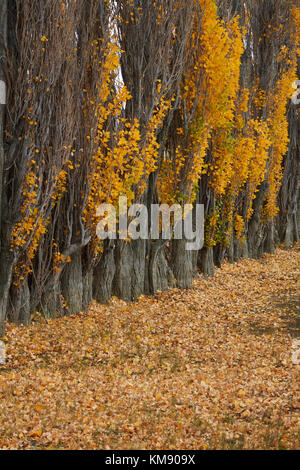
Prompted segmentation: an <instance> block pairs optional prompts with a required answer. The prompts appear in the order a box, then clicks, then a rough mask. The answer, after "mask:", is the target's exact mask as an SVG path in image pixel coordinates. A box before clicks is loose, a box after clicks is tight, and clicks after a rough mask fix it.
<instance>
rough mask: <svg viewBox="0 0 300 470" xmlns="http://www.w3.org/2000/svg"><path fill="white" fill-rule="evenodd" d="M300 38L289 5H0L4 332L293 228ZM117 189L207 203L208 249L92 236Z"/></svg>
mask: <svg viewBox="0 0 300 470" xmlns="http://www.w3.org/2000/svg"><path fill="white" fill-rule="evenodd" d="M299 39H300V8H299V4H298V2H297V1H296V0H295V1H294V0H284V1H282V0H260V1H257V0H244V1H238V0H181V1H176V0H118V1H115V0H89V1H87V0H72V1H69V0H64V1H63V0H35V1H34V2H33V1H32V0H1V4H0V80H1V81H2V82H5V84H6V104H2V105H1V107H0V108H1V109H0V198H1V201H0V209H1V213H0V224H1V227H0V230H1V232H0V233H1V236H0V241H1V246H0V250H1V251H0V329H1V331H3V328H4V321H5V319H6V318H8V319H9V320H10V321H13V322H21V323H23V324H28V323H29V322H30V317H31V315H32V313H33V312H36V311H39V312H41V313H42V314H43V315H45V316H46V317H54V316H55V315H57V314H68V313H72V314H74V313H77V312H79V311H81V310H83V309H86V308H87V307H88V305H89V303H90V302H91V300H92V299H96V300H97V301H99V302H107V301H108V300H109V299H110V298H111V296H114V295H115V296H118V297H120V298H122V299H125V300H128V301H131V300H134V299H136V298H137V297H138V296H139V295H141V294H143V293H147V294H151V293H155V292H157V291H158V290H165V289H168V288H169V287H172V286H178V287H182V288H183V287H188V286H190V285H191V283H192V279H193V277H194V276H196V275H197V272H199V270H200V271H201V272H203V273H204V274H205V275H213V273H214V266H216V265H217V266H220V265H221V264H222V262H223V260H224V259H225V258H228V259H229V260H230V261H235V260H238V259H239V258H241V257H254V258H257V257H259V256H261V255H262V254H263V253H264V252H272V251H273V250H274V246H275V244H276V243H277V242H280V243H284V244H285V246H286V247H287V248H289V247H290V246H291V245H292V244H293V243H294V242H295V241H296V240H298V239H299V231H300V220H299V216H300V205H299V172H300V157H299V141H300V139H299V132H300V126H299V106H297V105H296V104H293V101H292V100H291V97H292V94H293V93H294V92H295V90H294V89H293V88H292V84H293V83H294V82H295V81H296V80H297V67H298V72H299ZM120 195H122V196H126V197H127V198H128V202H129V204H132V203H144V204H146V205H147V207H150V205H151V204H153V203H156V204H157V203H167V204H173V203H180V204H185V203H195V204H196V203H201V204H204V206H205V246H204V248H203V249H201V250H200V251H197V252H189V251H187V250H186V249H185V248H186V247H185V244H186V241H185V240H170V241H169V242H167V243H166V241H163V240H151V239H149V240H135V241H126V240H107V241H105V242H103V241H101V240H99V239H98V237H97V233H96V227H97V223H98V222H99V218H98V217H97V207H98V206H99V205H100V204H102V203H111V204H116V203H117V201H118V198H119V196H120ZM150 229H151V227H150V226H149V231H150ZM0 333H1V332H0Z"/></svg>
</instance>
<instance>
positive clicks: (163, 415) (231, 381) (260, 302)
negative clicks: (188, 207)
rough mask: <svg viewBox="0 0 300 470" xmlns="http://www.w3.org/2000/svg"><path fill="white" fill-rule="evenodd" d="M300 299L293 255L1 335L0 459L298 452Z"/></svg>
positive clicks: (297, 260) (247, 263)
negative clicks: (15, 455)
mask: <svg viewBox="0 0 300 470" xmlns="http://www.w3.org/2000/svg"><path fill="white" fill-rule="evenodd" d="M299 294H300V249H299V246H298V247H296V248H295V249H294V250H292V251H290V252H286V251H283V250H277V252H276V254H275V255H274V256H270V255H268V256H265V257H264V258H263V259H262V260H259V261H253V260H244V261H242V262H241V263H239V264H233V265H229V264H225V265H224V267H223V268H222V269H221V270H217V273H216V276H215V278H214V279H208V280H205V279H203V278H199V279H197V280H196V281H195V282H194V285H193V288H191V289H189V290H185V291H179V290H172V291H170V292H168V293H161V294H159V295H157V296H156V297H145V296H143V297H142V298H140V300H139V301H138V302H137V303H135V304H126V303H125V302H122V301H119V300H117V299H113V300H112V301H111V303H110V304H109V305H108V306H99V305H96V304H93V305H92V306H91V309H90V311H89V313H88V314H82V315H79V316H78V317H74V318H73V317H72V318H62V319H58V320H53V321H51V322H48V323H46V322H45V320H43V319H42V318H40V317H39V316H38V315H36V317H35V322H34V323H33V325H32V326H31V327H30V328H22V327H21V328H20V327H19V328H16V327H13V326H11V325H10V326H8V328H7V333H6V340H7V357H8V361H7V364H6V365H5V366H2V368H0V448H18V449H40V448H49V449H73V448H76V449H79V448H81V449H108V448H111V449H211V448H218V449H241V448H247V449H258V448H266V449H285V448H289V449H292V448H293V449H295V448H300V408H299V407H300V404H299V389H300V387H299V370H300V369H299V368H300V366H299V365H295V364H293V363H292V360H291V358H292V345H293V341H295V338H297V336H299V329H297V327H299V320H297V316H296V315H295V314H297V312H298V313H299ZM297 322H298V323H297ZM293 338H294V339H293Z"/></svg>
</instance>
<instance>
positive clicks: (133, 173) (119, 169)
mask: <svg viewBox="0 0 300 470" xmlns="http://www.w3.org/2000/svg"><path fill="white" fill-rule="evenodd" d="M119 55H120V49H119V47H118V46H117V44H116V43H111V44H109V46H108V50H107V51H106V54H105V59H104V63H103V66H102V69H103V73H102V76H101V82H100V84H99V87H98V104H97V106H96V110H95V114H96V116H97V131H96V136H95V138H94V139H93V141H92V142H91V145H92V146H93V157H92V159H91V164H90V171H89V175H88V182H89V195H88V201H87V206H86V209H85V212H84V220H85V222H86V224H87V225H88V226H89V227H90V229H91V230H92V233H93V234H94V235H95V230H96V226H97V224H98V222H99V219H98V217H97V216H96V211H97V207H98V206H99V205H100V204H101V203H111V204H113V203H116V202H117V200H118V198H119V196H120V194H123V195H124V196H127V198H128V202H129V203H131V202H132V201H133V199H134V198H139V197H140V196H142V194H143V193H144V191H145V189H146V184H147V179H148V177H149V175H150V173H151V172H153V171H154V170H155V169H156V167H157V161H158V157H159V144H158V142H157V134H158V131H159V130H160V128H161V126H162V123H163V120H164V118H165V115H166V112H167V111H168V110H169V108H170V102H169V101H167V100H165V99H164V97H162V98H161V99H160V100H159V102H158V104H157V106H156V108H155V109H154V111H153V113H152V115H151V116H150V119H149V122H148V123H147V125H146V127H145V128H143V130H142V129H141V127H140V123H139V122H138V120H137V119H133V120H131V121H130V120H128V119H126V118H124V117H123V116H122V111H123V110H124V109H125V106H126V103H127V101H129V100H130V99H131V95H130V93H129V92H128V90H127V89H126V87H125V86H122V87H120V88H119V89H118V90H117V92H116V93H115V94H114V95H113V96H112V94H111V88H112V86H111V84H112V81H113V79H114V76H115V74H116V73H117V71H118V69H119V67H120V63H119ZM160 89H161V85H160V83H158V84H157V96H159V94H160ZM111 117H116V118H117V126H116V128H112V126H110V119H111ZM88 137H89V136H88ZM89 139H90V137H89ZM94 243H95V248H96V250H99V249H100V247H99V241H98V240H96V237H94ZM100 245H101V243H100Z"/></svg>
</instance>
